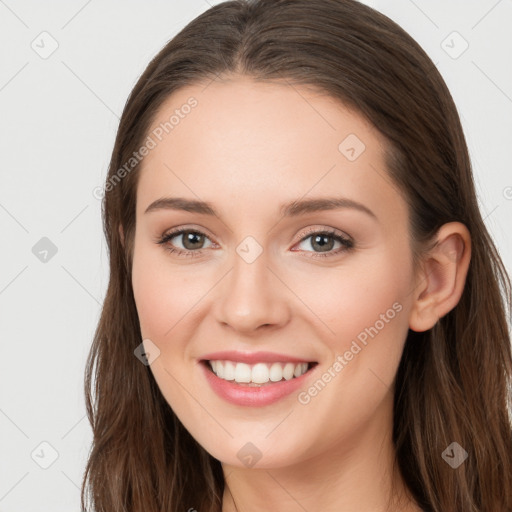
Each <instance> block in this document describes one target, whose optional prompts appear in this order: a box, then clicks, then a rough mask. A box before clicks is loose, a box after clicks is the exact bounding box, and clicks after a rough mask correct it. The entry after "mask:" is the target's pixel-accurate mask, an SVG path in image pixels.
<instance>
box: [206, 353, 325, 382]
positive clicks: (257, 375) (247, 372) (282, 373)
mask: <svg viewBox="0 0 512 512" xmlns="http://www.w3.org/2000/svg"><path fill="white" fill-rule="evenodd" d="M200 363H201V364H202V365H203V366H205V368H206V369H207V371H209V372H211V373H213V374H215V375H216V376H217V377H218V378H219V379H222V380H224V381H227V382H230V383H232V384H237V385H240V386H242V387H264V386H271V385H272V384H276V383H279V382H285V381H290V380H293V379H298V378H299V377H302V376H303V375H305V374H306V373H308V372H310V371H311V370H312V369H313V368H314V367H315V366H316V365H317V364H318V363H317V362H316V361H311V362H291V361H282V362H280V361H275V362H264V361H261V362H255V363H253V364H249V363H244V362H240V361H233V360H229V359H202V360H200Z"/></svg>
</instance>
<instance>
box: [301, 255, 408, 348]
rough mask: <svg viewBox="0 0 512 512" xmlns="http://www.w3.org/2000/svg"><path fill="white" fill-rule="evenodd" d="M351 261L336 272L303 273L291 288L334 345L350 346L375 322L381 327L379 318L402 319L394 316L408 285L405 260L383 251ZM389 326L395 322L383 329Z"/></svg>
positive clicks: (400, 308)
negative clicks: (351, 262)
mask: <svg viewBox="0 0 512 512" xmlns="http://www.w3.org/2000/svg"><path fill="white" fill-rule="evenodd" d="M353 261H354V263H355V264H350V265H348V264H347V265H346V266H345V265H341V266H340V267H339V268H337V269H325V268H324V269H316V270H315V271H314V272H310V273H309V274H306V273H304V275H303V276H301V279H300V280H299V279H297V280H296V282H297V283H298V284H297V286H296V287H295V289H294V291H296V293H297V296H298V297H300V298H301V299H302V301H303V302H304V303H305V304H306V305H307V306H308V308H309V309H310V310H311V315H312V320H314V318H315V317H316V318H317V320H316V321H315V323H316V324H318V326H319V328H321V326H322V324H323V325H324V328H323V331H325V332H326V333H329V332H330V336H329V335H328V336H327V338H331V339H332V340H335V341H336V343H337V344H338V345H339V344H340V343H341V344H343V343H345V342H347V341H348V343H349V344H350V340H351V339H353V338H354V337H356V336H357V335H358V334H359V333H361V332H364V330H365V329H366V328H370V327H371V326H373V325H374V324H375V323H376V322H378V324H377V326H378V327H381V323H382V321H381V315H384V316H385V317H386V318H385V320H387V319H393V320H394V319H395V318H396V319H398V318H399V317H400V322H402V323H403V321H404V318H403V317H405V315H397V310H402V311H403V310H404V309H405V304H402V302H403V298H404V297H405V295H406V293H407V292H406V291H407V289H408V288H407V287H408V285H409V284H408V283H409V281H408V279H409V277H408V272H407V265H408V263H407V261H406V258H405V257H402V260H399V259H397V256H396V254H392V253H390V252H388V253H386V252H384V251H383V252H381V253H380V254H374V255H371V256H370V257H368V258H360V259H359V260H358V261H356V260H355V259H354V260H353ZM404 291H405V293H404ZM397 303H398V304H397ZM393 305H395V306H394V307H393ZM320 320H321V322H320ZM391 323H398V322H385V325H386V329H387V326H388V325H390V324H391ZM325 326H327V327H328V328H329V330H327V329H326V327H325ZM387 330H389V329H387ZM336 348H341V347H339V346H337V347H336Z"/></svg>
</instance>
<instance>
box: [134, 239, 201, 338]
mask: <svg viewBox="0 0 512 512" xmlns="http://www.w3.org/2000/svg"><path fill="white" fill-rule="evenodd" d="M163 251H164V249H161V248H158V249H157V250H154V249H153V248H151V249H148V248H142V247H141V248H140V249H136V250H135V252H134V260H133V268H132V287H133V293H134V299H135V304H136V307H137V313H138V316H139V321H140V326H141V331H142V335H143V337H145V338H150V339H151V338H154V339H155V340H161V341H163V340H164V339H165V338H166V337H169V338H170V337H172V334H173V330H174V329H175V328H178V326H180V324H179V322H181V321H182V320H184V319H185V317H186V319H187V322H189V321H190V315H192V316H193V314H194V305H195V304H196V303H197V302H198V301H200V299H201V297H202V296H204V294H205V293H206V290H205V284H204V282H203V283H201V279H198V278H197V275H196V274H195V273H194V271H191V269H190V268H189V267H188V266H187V265H184V266H183V267H182V268H180V267H171V266H170V265H169V263H168V262H167V261H166V258H165V255H163V254H162V252H163Z"/></svg>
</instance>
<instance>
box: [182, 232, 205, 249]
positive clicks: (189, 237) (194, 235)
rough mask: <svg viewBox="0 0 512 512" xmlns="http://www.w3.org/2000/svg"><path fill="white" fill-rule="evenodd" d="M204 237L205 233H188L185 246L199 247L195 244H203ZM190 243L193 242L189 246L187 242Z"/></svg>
mask: <svg viewBox="0 0 512 512" xmlns="http://www.w3.org/2000/svg"><path fill="white" fill-rule="evenodd" d="M202 238H203V235H201V234H199V233H187V234H186V236H185V243H184V246H185V248H187V249H197V247H195V246H194V244H199V245H201V242H202V241H203V240H202ZM194 239H196V240H195V241H194ZM197 239H199V240H197ZM189 243H191V244H192V247H187V244H189Z"/></svg>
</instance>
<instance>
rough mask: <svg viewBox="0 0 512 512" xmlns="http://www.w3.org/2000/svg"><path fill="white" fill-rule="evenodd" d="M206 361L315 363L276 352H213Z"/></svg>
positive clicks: (207, 355)
mask: <svg viewBox="0 0 512 512" xmlns="http://www.w3.org/2000/svg"><path fill="white" fill-rule="evenodd" d="M201 360H204V361H217V360H218V361H234V362H237V363H246V364H255V363H288V362H289V363H311V362H314V361H311V360H308V359H303V358H301V357H295V356H289V355H286V354H277V353H275V352H240V351H238V350H223V351H221V352H212V353H210V354H205V355H204V356H203V357H201Z"/></svg>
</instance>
